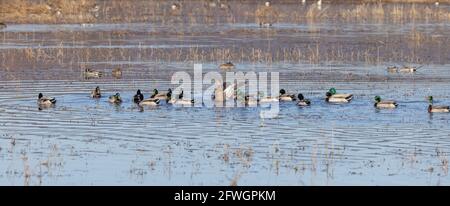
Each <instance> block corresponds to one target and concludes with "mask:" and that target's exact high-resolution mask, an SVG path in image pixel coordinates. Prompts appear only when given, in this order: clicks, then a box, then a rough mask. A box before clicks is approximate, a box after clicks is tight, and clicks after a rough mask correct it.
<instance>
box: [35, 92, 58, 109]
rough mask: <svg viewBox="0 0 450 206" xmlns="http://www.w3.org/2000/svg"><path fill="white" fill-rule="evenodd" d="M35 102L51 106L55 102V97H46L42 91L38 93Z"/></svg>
mask: <svg viewBox="0 0 450 206" xmlns="http://www.w3.org/2000/svg"><path fill="white" fill-rule="evenodd" d="M37 103H38V105H39V106H51V105H53V104H55V103H56V99H55V98H53V97H46V96H44V95H43V94H42V93H39V95H38V100H37Z"/></svg>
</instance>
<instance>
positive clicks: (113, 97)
mask: <svg viewBox="0 0 450 206" xmlns="http://www.w3.org/2000/svg"><path fill="white" fill-rule="evenodd" d="M108 101H109V102H110V103H115V104H119V103H122V98H121V97H120V94H119V93H116V94H115V95H111V96H109V99H108Z"/></svg>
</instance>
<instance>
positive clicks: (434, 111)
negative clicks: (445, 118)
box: [428, 96, 450, 113]
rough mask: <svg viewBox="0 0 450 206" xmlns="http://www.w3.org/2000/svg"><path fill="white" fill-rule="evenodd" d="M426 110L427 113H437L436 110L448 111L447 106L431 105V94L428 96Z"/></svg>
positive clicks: (449, 110) (449, 108) (449, 109)
mask: <svg viewBox="0 0 450 206" xmlns="http://www.w3.org/2000/svg"><path fill="white" fill-rule="evenodd" d="M428 102H429V105H428V112H429V113H437V112H450V107H449V106H434V105H433V96H429V97H428Z"/></svg>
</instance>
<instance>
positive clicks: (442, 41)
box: [0, 0, 450, 185]
mask: <svg viewBox="0 0 450 206" xmlns="http://www.w3.org/2000/svg"><path fill="white" fill-rule="evenodd" d="M21 2H28V1H21ZM31 2H32V3H27V5H28V8H30V9H28V10H26V11H19V10H17V8H15V7H14V8H13V7H8V5H3V6H5V8H8V10H6V9H5V10H4V11H3V12H0V22H5V24H6V25H7V27H6V28H3V29H1V30H0V185H449V184H450V178H449V176H448V169H449V168H448V158H449V153H450V126H449V121H450V115H449V114H448V113H433V114H430V113H429V112H428V111H427V108H428V101H427V96H433V97H434V100H435V103H436V105H450V84H449V81H450V72H449V69H450V46H449V45H450V35H449V34H450V23H449V22H450V21H449V20H450V13H449V12H450V4H448V3H446V2H443V3H441V4H440V5H439V6H438V7H437V6H435V5H434V3H429V2H427V1H424V2H421V3H404V2H398V3H393V2H384V1H383V2H382V3H372V2H369V1H367V2H364V3H354V2H351V1H348V2H347V1H343V2H341V3H331V1H324V3H323V5H322V6H321V8H318V7H317V5H316V4H314V3H313V2H308V1H307V2H308V3H306V4H305V5H302V4H301V3H300V1H279V2H278V1H277V2H272V7H273V9H276V12H275V13H271V14H270V20H271V21H272V20H273V22H271V23H273V25H272V26H270V27H268V28H266V27H261V26H260V25H259V24H258V22H261V21H262V22H267V21H268V18H267V17H268V15H267V14H265V13H264V12H262V10H259V11H258V12H257V10H258V9H260V8H264V7H263V6H264V4H263V3H264V2H259V1H226V2H225V1H221V2H225V3H226V6H221V5H220V4H217V5H216V6H212V4H209V1H185V2H183V3H182V4H181V6H180V8H178V10H177V9H171V4H172V2H168V1H139V0H136V1H115V0H114V1H102V0H98V1H90V0H86V1H80V2H82V3H80V5H79V8H78V7H77V8H78V9H79V11H81V12H84V13H80V14H78V13H76V12H75V10H73V11H72V10H64V9H60V10H55V8H62V7H63V6H61V5H59V4H57V1H54V2H56V3H54V4H52V5H51V6H50V8H51V9H49V11H46V10H45V9H48V8H47V7H45V8H44V7H41V6H40V4H39V3H41V2H42V1H31ZM67 2H72V1H67ZM1 4H5V3H1ZM68 4H72V3H68ZM95 5H98V6H99V10H98V11H96V10H95V9H93V8H94V7H95ZM9 6H10V5H9ZM65 6H66V7H67V6H68V5H65ZM69 6H70V5H69ZM37 8H41V9H37ZM119 8H122V9H119ZM58 11H60V13H61V14H58V13H57V12H58ZM130 14H134V15H130ZM275 14H276V15H275ZM419 14H421V15H419ZM272 15H274V16H272ZM19 17H20V20H17V19H18V18H19ZM37 17H39V18H37ZM263 17H264V18H263ZM228 61H231V62H233V64H234V65H235V67H234V68H233V71H242V72H279V76H280V84H279V87H280V88H283V89H285V90H287V91H288V92H289V93H295V94H297V93H302V94H303V95H305V97H306V98H308V99H310V100H311V106H307V107H299V106H297V105H296V103H295V102H280V105H279V107H280V111H279V115H278V116H277V117H276V118H262V117H261V116H260V115H259V114H260V113H259V112H260V111H261V110H262V109H264V108H261V107H233V108H219V107H212V108H210V107H206V106H202V107H176V106H172V105H169V104H166V103H162V104H161V105H160V106H157V107H144V108H141V107H139V106H138V105H136V104H135V103H134V102H133V95H134V94H136V90H138V89H140V90H142V93H143V94H144V96H145V97H146V98H147V97H149V96H150V95H151V94H152V92H153V89H155V88H157V89H158V90H160V91H166V90H167V89H168V88H175V87H177V85H173V84H171V82H170V81H171V77H172V75H173V74H174V73H176V72H180V71H184V72H187V73H188V74H193V71H194V70H193V68H194V64H202V68H203V74H205V73H207V72H211V71H215V72H220V73H221V74H224V73H225V72H224V71H221V70H220V69H219V65H220V64H223V63H225V62H228ZM388 66H398V67H402V66H415V67H418V69H417V71H416V72H400V71H399V72H390V71H389V70H387V67H388ZM87 68H88V69H92V70H95V71H99V72H101V73H102V75H101V76H98V77H91V78H86V76H85V75H84V72H85V71H86V70H85V69H87ZM117 68H120V75H118V74H117V73H115V72H114V73H113V70H115V69H117ZM117 71H119V70H116V72H117ZM96 86H99V87H100V88H101V90H102V97H101V98H99V99H93V98H90V92H91V91H92V90H93V89H94V88H95V87H96ZM208 86H210V85H204V87H205V88H206V87H208ZM332 87H334V88H336V89H337V90H338V92H341V93H351V94H353V100H352V101H351V102H350V103H348V104H333V103H328V102H326V101H325V93H326V92H327V91H328V90H329V89H330V88H332ZM185 92H186V91H185ZM39 93H43V94H45V95H48V96H51V97H55V98H56V99H57V102H56V104H55V105H54V106H52V107H49V108H44V109H39V108H38V105H37V104H36V101H37V98H38V94H39ZM115 93H120V95H121V97H122V99H123V102H122V103H121V104H111V103H109V102H108V97H109V96H110V95H113V94H115ZM195 95H198V94H194V96H195ZM377 95H378V96H381V97H382V98H383V99H386V100H395V101H396V102H397V103H398V107H397V108H395V109H377V108H375V107H374V103H375V102H374V97H375V96H377Z"/></svg>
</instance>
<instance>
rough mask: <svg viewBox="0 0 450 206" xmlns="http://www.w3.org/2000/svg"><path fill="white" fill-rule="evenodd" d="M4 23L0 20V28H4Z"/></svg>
mask: <svg viewBox="0 0 450 206" xmlns="http://www.w3.org/2000/svg"><path fill="white" fill-rule="evenodd" d="M6 27H7V26H6V24H5V23H3V22H0V30H2V29H6Z"/></svg>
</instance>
